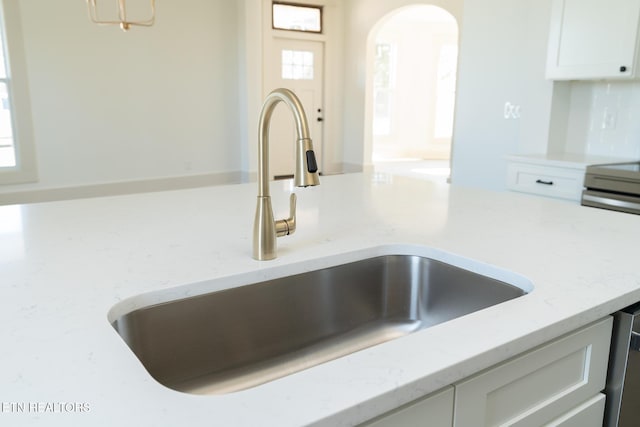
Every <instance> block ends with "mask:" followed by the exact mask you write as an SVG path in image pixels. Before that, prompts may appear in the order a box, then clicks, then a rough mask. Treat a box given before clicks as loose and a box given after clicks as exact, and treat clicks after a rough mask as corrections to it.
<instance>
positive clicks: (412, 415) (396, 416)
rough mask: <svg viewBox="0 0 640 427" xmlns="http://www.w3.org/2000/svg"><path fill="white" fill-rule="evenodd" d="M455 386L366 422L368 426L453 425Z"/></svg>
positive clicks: (445, 426) (414, 426) (446, 426)
mask: <svg viewBox="0 0 640 427" xmlns="http://www.w3.org/2000/svg"><path fill="white" fill-rule="evenodd" d="M452 423H453V387H447V388H445V389H443V390H440V391H438V392H436V393H434V394H431V395H429V396H427V397H425V398H422V399H420V400H418V401H415V402H412V403H409V404H408V405H405V406H402V407H400V408H398V409H396V410H394V411H391V412H389V413H387V414H384V415H382V416H381V417H378V418H376V419H374V420H373V421H369V422H368V423H365V424H364V426H366V427H417V426H424V427H451V425H452Z"/></svg>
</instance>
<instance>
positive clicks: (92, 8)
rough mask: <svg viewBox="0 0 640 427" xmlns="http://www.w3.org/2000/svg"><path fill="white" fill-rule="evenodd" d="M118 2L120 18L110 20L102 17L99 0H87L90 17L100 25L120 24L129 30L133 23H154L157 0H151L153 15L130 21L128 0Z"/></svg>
mask: <svg viewBox="0 0 640 427" xmlns="http://www.w3.org/2000/svg"><path fill="white" fill-rule="evenodd" d="M116 2H117V4H118V20H117V21H109V20H103V19H100V17H99V14H98V6H97V0H87V8H88V9H89V19H91V22H93V23H95V24H99V25H119V26H120V28H122V31H129V28H131V26H132V25H137V26H140V27H150V26H152V25H153V23H154V22H155V19H156V2H155V0H149V3H150V6H151V17H150V18H149V19H147V20H145V21H129V20H128V19H127V4H126V0H116Z"/></svg>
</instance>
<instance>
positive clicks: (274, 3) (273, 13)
mask: <svg viewBox="0 0 640 427" xmlns="http://www.w3.org/2000/svg"><path fill="white" fill-rule="evenodd" d="M276 5H281V6H293V7H303V8H306V9H316V10H318V12H319V13H320V30H318V31H315V30H295V29H291V28H281V27H276V22H275V20H276V19H275V11H274V9H275V6H276ZM323 9H324V8H323V6H318V5H313V4H302V3H294V2H286V1H272V2H271V29H273V30H277V31H293V32H296V33H309V34H323V31H324V20H323V15H324V13H323V12H324V11H323Z"/></svg>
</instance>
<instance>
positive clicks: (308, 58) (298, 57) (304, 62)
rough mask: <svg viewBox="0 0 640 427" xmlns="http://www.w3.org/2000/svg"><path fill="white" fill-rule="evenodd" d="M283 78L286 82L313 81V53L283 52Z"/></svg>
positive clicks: (299, 51) (302, 51) (300, 51)
mask: <svg viewBox="0 0 640 427" xmlns="http://www.w3.org/2000/svg"><path fill="white" fill-rule="evenodd" d="M282 78H283V79H284V80H313V52H310V51H304V50H283V51H282Z"/></svg>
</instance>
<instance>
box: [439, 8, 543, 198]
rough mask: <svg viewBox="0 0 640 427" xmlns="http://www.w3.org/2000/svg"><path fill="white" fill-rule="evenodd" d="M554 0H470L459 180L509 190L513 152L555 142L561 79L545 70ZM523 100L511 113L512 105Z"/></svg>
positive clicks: (463, 44)
mask: <svg viewBox="0 0 640 427" xmlns="http://www.w3.org/2000/svg"><path fill="white" fill-rule="evenodd" d="M550 3H551V0H518V1H506V0H466V1H465V5H464V17H463V20H462V25H461V28H462V30H461V41H460V57H459V63H458V89H457V100H456V119H455V126H454V136H453V152H452V156H453V158H452V176H451V179H452V183H453V184H460V185H465V186H473V187H484V188H490V189H495V190H503V189H505V187H506V178H505V177H506V161H505V155H508V154H514V153H544V152H546V150H547V140H548V135H549V118H550V112H551V101H552V94H553V83H552V82H550V81H547V80H546V79H545V77H544V73H545V64H546V50H547V39H548V32H549V17H550ZM505 102H510V103H511V104H514V105H520V107H521V118H520V119H505V118H504V105H505Z"/></svg>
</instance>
